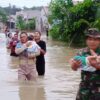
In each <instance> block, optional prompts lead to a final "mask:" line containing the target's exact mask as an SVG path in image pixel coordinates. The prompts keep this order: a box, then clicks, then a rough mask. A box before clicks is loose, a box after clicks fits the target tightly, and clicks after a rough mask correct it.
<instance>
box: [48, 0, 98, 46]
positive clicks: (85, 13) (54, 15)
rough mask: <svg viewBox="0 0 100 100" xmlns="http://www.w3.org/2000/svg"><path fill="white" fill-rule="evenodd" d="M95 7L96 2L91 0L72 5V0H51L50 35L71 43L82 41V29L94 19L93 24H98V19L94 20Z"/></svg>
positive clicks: (88, 25) (96, 6) (87, 26)
mask: <svg viewBox="0 0 100 100" xmlns="http://www.w3.org/2000/svg"><path fill="white" fill-rule="evenodd" d="M97 8H98V3H96V2H94V1H92V0H84V2H82V3H78V4H77V5H73V2H72V0H53V1H52V2H51V4H50V11H51V15H50V16H49V23H50V24H51V26H52V28H51V30H50V35H51V36H52V37H53V38H54V39H60V40H64V41H67V42H71V43H72V44H78V43H82V42H83V41H84V35H85V33H84V31H85V30H86V29H87V28H89V27H91V24H92V23H93V24H94V22H95V21H96V22H95V25H94V26H96V27H97V26H98V24H99V22H98V21H99V19H98V20H95V17H96V12H97ZM99 14H100V13H99ZM97 16H98V15H97ZM99 18H100V17H99ZM97 23H98V24H97ZM56 35H57V36H56Z"/></svg>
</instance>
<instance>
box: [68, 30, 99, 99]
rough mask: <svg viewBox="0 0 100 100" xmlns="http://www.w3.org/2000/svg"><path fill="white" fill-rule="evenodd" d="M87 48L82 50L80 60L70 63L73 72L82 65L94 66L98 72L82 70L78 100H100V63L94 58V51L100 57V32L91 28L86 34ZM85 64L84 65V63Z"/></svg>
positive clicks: (73, 60) (79, 54)
mask: <svg viewBox="0 0 100 100" xmlns="http://www.w3.org/2000/svg"><path fill="white" fill-rule="evenodd" d="M86 44H87V48H85V49H82V50H80V52H79V53H78V54H77V56H79V57H80V60H75V59H72V60H71V61H70V63H71V67H72V69H73V70H77V69H78V68H79V67H80V66H81V65H82V64H83V65H84V66H92V67H94V68H95V69H96V70H94V71H91V70H81V82H80V86H79V90H78V93H77V97H76V100H100V62H98V61H97V60H96V58H97V56H93V55H92V53H91V50H93V51H94V52H95V53H96V54H97V55H98V56H99V55H100V32H99V31H98V30H97V29H94V28H91V29H89V30H88V33H87V34H86ZM81 61H82V62H84V63H82V62H81Z"/></svg>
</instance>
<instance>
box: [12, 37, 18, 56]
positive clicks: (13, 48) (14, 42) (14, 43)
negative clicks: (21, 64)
mask: <svg viewBox="0 0 100 100" xmlns="http://www.w3.org/2000/svg"><path fill="white" fill-rule="evenodd" d="M18 42H19V41H18V39H14V38H12V40H11V42H10V49H11V53H10V56H15V57H17V56H18V55H17V54H16V53H15V47H16V45H17V43H18Z"/></svg>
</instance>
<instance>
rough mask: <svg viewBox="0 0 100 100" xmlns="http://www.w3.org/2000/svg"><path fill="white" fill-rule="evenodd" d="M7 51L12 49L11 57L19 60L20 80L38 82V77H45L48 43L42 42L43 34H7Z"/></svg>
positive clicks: (36, 32)
mask: <svg viewBox="0 0 100 100" xmlns="http://www.w3.org/2000/svg"><path fill="white" fill-rule="evenodd" d="M6 41H7V42H6V45H7V49H10V56H14V57H18V58H19V69H18V79H19V80H21V81H24V80H30V81H33V80H36V79H37V75H42V76H43V75H45V57H44V56H45V53H46V43H45V41H43V40H41V33H40V32H39V31H35V32H34V33H31V34H28V33H27V32H21V33H19V32H18V31H16V33H15V34H12V33H11V32H8V33H6Z"/></svg>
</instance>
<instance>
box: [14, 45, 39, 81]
mask: <svg viewBox="0 0 100 100" xmlns="http://www.w3.org/2000/svg"><path fill="white" fill-rule="evenodd" d="M15 52H16V53H17V54H18V55H19V70H18V78H19V80H36V74H37V71H36V59H35V58H36V56H38V55H39V54H40V51H38V52H35V53H31V54H29V53H28V50H27V47H26V45H25V44H22V43H18V44H17V46H16V49H15ZM30 57H31V58H30Z"/></svg>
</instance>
